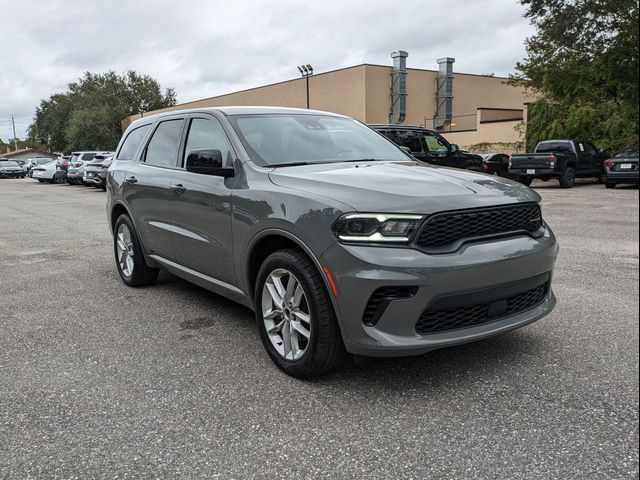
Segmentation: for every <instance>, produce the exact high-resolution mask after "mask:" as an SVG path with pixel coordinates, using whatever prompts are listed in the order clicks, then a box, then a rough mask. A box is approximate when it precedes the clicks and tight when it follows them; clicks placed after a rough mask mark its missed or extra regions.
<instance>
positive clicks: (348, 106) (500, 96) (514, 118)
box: [123, 52, 531, 149]
mask: <svg viewBox="0 0 640 480" xmlns="http://www.w3.org/2000/svg"><path fill="white" fill-rule="evenodd" d="M398 54H400V57H402V56H403V54H404V55H406V53H405V52H394V54H392V56H394V55H395V57H394V65H393V66H391V65H390V66H384V65H370V64H363V65H357V66H353V67H347V68H342V69H339V70H333V71H330V72H323V73H317V74H314V75H311V76H309V77H308V88H309V91H308V93H309V107H310V108H312V109H316V110H325V111H329V112H336V113H340V114H344V115H349V116H351V117H354V118H357V119H358V120H361V121H363V122H366V123H370V124H374V123H378V124H386V123H398V124H402V125H420V126H426V127H427V128H429V129H433V130H437V131H439V132H440V133H441V134H443V135H444V136H445V137H446V138H447V139H448V140H449V141H450V142H452V143H457V144H458V145H460V146H461V147H463V148H464V147H470V146H475V148H476V149H482V148H485V149H487V148H489V149H490V148H491V147H492V146H491V145H484V144H512V145H510V147H511V149H518V147H517V146H516V144H518V143H519V142H522V141H523V132H524V129H523V128H522V122H523V120H524V118H525V110H526V103H527V102H528V101H530V100H531V97H529V96H527V94H526V93H525V92H524V91H523V89H522V88H520V87H515V86H511V85H508V84H507V83H506V81H507V79H506V78H503V77H495V76H485V75H474V74H467V73H454V72H452V69H451V67H452V66H453V62H452V61H453V59H448V58H447V59H441V60H439V63H440V67H441V70H440V71H438V70H424V69H418V68H406V67H405V66H404V65H403V64H402V63H401V61H402V60H403V58H400V59H398V58H397V57H398ZM404 58H406V56H404ZM397 60H400V65H398V62H397ZM445 61H449V62H448V63H446V62H445ZM447 65H448V66H449V71H448V74H447V72H446V70H445V69H446V66H447ZM447 80H449V81H450V82H449V84H448V86H449V91H448V93H447V92H445V90H446V88H445V87H446V86H447V84H446V82H447ZM402 83H405V84H406V87H404V85H402ZM399 85H400V87H398V86H399ZM438 85H440V87H441V88H440V89H439V88H438ZM403 87H404V88H403ZM401 97H404V99H403V100H404V102H402V100H401ZM447 99H449V100H448V101H449V105H448V108H449V110H448V111H446V108H447ZM402 103H404V104H405V108H404V109H402V110H403V111H402V112H399V111H398V110H399V106H400V108H401V104H402ZM224 105H227V106H228V105H273V106H283V107H298V108H305V107H306V106H307V78H296V79H293V80H287V81H284V82H279V83H274V84H271V85H265V86H261V87H256V88H251V89H248V90H242V91H238V92H233V93H229V94H226V95H220V96H217V97H211V98H205V99H202V100H196V101H193V102H187V103H183V104H180V105H176V106H175V107H171V108H166V109H161V110H155V111H152V112H147V113H145V115H148V114H154V113H159V112H163V111H170V110H177V109H182V108H199V107H216V106H224ZM137 118H140V115H133V116H131V117H127V118H126V119H124V121H123V128H126V127H127V126H128V125H129V123H131V122H132V121H133V120H135V119H137ZM434 119H435V123H434Z"/></svg>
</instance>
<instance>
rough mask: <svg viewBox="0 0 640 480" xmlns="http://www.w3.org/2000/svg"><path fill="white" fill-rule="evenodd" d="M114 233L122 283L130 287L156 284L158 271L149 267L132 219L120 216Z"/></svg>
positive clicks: (114, 245) (115, 251)
mask: <svg viewBox="0 0 640 480" xmlns="http://www.w3.org/2000/svg"><path fill="white" fill-rule="evenodd" d="M113 231H114V233H113V250H114V253H115V257H116V266H117V267H118V273H119V274H120V278H121V279H122V281H123V282H124V283H126V284H127V285H129V286H130V287H142V286H145V285H151V284H152V283H153V282H155V280H156V278H157V277H158V269H157V268H151V267H149V266H148V265H147V261H146V260H145V258H144V253H143V252H142V245H141V244H140V240H139V239H138V233H137V232H136V229H135V227H134V226H133V222H132V221H131V218H129V216H128V215H125V214H123V215H120V216H119V217H118V219H117V220H116V224H115V226H114V228H113Z"/></svg>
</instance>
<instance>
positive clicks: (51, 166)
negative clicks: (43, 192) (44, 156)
mask: <svg viewBox="0 0 640 480" xmlns="http://www.w3.org/2000/svg"><path fill="white" fill-rule="evenodd" d="M31 173H32V175H31V176H32V177H33V178H35V179H36V180H38V181H39V182H49V183H64V182H65V171H64V170H62V169H61V168H60V166H59V165H58V160H51V161H50V162H49V163H45V164H44V165H38V166H37V167H33V168H32V169H31Z"/></svg>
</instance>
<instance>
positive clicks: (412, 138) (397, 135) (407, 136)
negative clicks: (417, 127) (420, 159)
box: [392, 130, 422, 153]
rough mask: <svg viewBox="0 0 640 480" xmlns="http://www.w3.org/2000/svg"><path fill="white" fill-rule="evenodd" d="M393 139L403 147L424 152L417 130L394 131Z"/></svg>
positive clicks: (415, 151)
mask: <svg viewBox="0 0 640 480" xmlns="http://www.w3.org/2000/svg"><path fill="white" fill-rule="evenodd" d="M392 140H393V141H394V142H395V143H397V144H398V145H400V146H401V147H407V148H408V149H409V150H411V151H412V152H414V153H422V145H421V144H420V136H419V134H418V133H417V132H403V131H401V130H399V131H396V132H393V138H392Z"/></svg>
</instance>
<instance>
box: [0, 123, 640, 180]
mask: <svg viewBox="0 0 640 480" xmlns="http://www.w3.org/2000/svg"><path fill="white" fill-rule="evenodd" d="M371 127H372V128H373V129H374V130H376V131H377V132H378V133H380V134H382V135H384V136H385V137H387V138H388V139H389V140H391V141H392V142H394V143H396V144H397V145H399V146H400V147H402V148H403V149H404V150H405V151H406V152H407V153H410V154H411V155H412V156H413V157H415V158H417V159H418V160H422V161H424V162H427V163H430V164H433V165H440V166H443V167H453V168H461V169H466V170H471V171H476V172H482V173H487V174H490V175H495V176H499V177H504V178H509V179H511V180H517V181H519V182H521V183H523V184H525V185H527V186H530V185H531V184H532V182H533V180H534V179H540V180H542V181H545V182H546V181H549V180H551V179H557V180H558V181H559V182H560V186H561V187H563V188H570V187H572V186H573V185H574V183H575V181H576V179H578V178H595V179H596V180H597V181H598V182H599V183H603V184H605V185H606V187H607V188H615V186H616V185H618V184H623V183H624V184H635V185H638V183H639V182H638V178H639V168H638V165H639V163H638V150H637V149H635V150H628V151H625V152H622V153H621V154H618V155H616V156H615V157H611V156H610V155H609V154H607V152H606V151H604V150H602V149H599V148H597V147H596V146H595V145H594V144H593V143H592V142H589V141H582V140H549V141H544V142H540V143H538V145H537V146H536V148H535V150H534V152H532V153H523V154H514V155H508V154H506V153H485V154H481V155H478V154H474V153H471V152H468V151H465V150H462V149H460V148H459V147H458V146H457V145H455V144H451V143H449V142H448V141H447V140H446V139H445V138H444V137H442V136H441V135H440V134H438V133H437V132H434V131H431V130H428V129H426V128H421V127H406V126H399V125H371ZM112 156H113V152H106V151H81V152H73V153H72V154H71V155H70V156H64V157H60V158H58V159H57V160H54V161H52V160H51V159H49V158H33V159H29V160H28V161H27V162H14V161H10V160H6V159H0V178H2V177H25V176H31V177H33V178H36V179H37V180H38V181H40V182H50V183H64V182H67V183H69V184H72V185H78V184H83V185H88V186H89V185H91V186H95V187H99V188H102V189H105V178H106V173H107V170H108V169H109V165H110V164H111V157H112Z"/></svg>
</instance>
